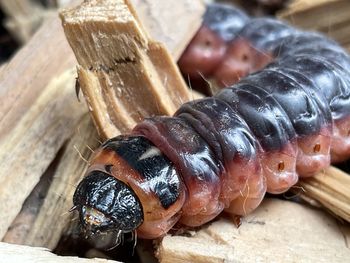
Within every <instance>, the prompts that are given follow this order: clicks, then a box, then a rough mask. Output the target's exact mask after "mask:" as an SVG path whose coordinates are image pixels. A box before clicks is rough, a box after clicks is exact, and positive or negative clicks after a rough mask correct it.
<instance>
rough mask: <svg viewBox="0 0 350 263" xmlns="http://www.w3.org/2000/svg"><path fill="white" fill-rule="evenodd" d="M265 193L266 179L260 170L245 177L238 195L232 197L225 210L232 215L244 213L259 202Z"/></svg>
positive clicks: (252, 208) (248, 211)
mask: <svg viewBox="0 0 350 263" xmlns="http://www.w3.org/2000/svg"><path fill="white" fill-rule="evenodd" d="M265 193H266V180H265V177H264V176H263V175H262V172H260V173H255V174H253V175H251V176H249V177H248V178H247V181H246V183H245V186H244V188H243V189H242V191H241V193H240V195H239V196H238V197H237V198H236V199H234V200H233V201H232V202H231V203H230V206H229V207H228V208H226V209H225V211H226V212H228V213H231V214H234V215H246V214H249V213H250V212H251V211H253V210H254V209H255V208H257V207H258V205H259V204H260V203H261V201H262V199H263V197H264V195H265Z"/></svg>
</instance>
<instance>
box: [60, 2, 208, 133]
mask: <svg viewBox="0 0 350 263" xmlns="http://www.w3.org/2000/svg"><path fill="white" fill-rule="evenodd" d="M143 2H144V4H143ZM193 2H196V1H193ZM145 5H147V6H148V8H145V9H144V10H143V9H142V8H141V7H142V6H145ZM163 5H164V1H155V2H154V3H152V4H151V3H150V2H148V1H141V2H140V6H138V5H135V7H137V10H139V13H142V12H145V15H144V16H143V18H144V19H145V21H146V20H147V21H151V23H150V24H152V23H154V21H157V23H159V24H161V25H162V26H165V25H166V24H168V26H169V27H170V26H171V25H170V24H169V23H173V21H169V19H168V18H167V19H164V20H162V18H165V17H166V16H160V17H157V18H155V17H156V16H157V14H160V13H161V12H162V10H163V9H162V8H161V7H162V6H163ZM189 5H190V4H189V2H187V1H182V4H181V5H179V6H182V7H186V6H189ZM190 6H191V8H192V6H193V3H192V5H190ZM191 8H189V7H188V8H187V9H185V10H183V12H190V11H192V9H191ZM202 12H203V10H202V9H198V10H197V12H195V13H194V12H192V13H191V15H192V16H193V19H194V18H195V17H196V18H197V20H199V21H200V19H199V17H200V16H201V14H202ZM61 18H62V22H63V26H64V29H65V33H66V36H67V39H68V41H69V43H70V45H71V47H72V49H73V51H74V53H75V55H76V57H77V60H78V62H79V64H80V66H79V68H78V74H79V83H80V86H81V89H82V91H83V93H84V95H85V97H86V100H87V103H88V105H89V108H90V112H91V114H92V117H93V119H94V122H95V124H96V126H97V128H98V131H99V134H100V135H101V136H102V137H103V138H111V137H114V136H116V135H118V134H119V133H125V132H128V131H130V129H131V128H133V127H134V126H135V125H136V123H138V122H140V121H141V120H142V119H144V118H145V117H149V116H152V115H171V114H173V113H174V112H175V110H176V109H177V108H178V106H179V105H181V104H182V103H183V102H185V101H188V100H189V99H190V93H189V92H188V89H187V86H186V84H185V82H184V80H183V78H182V76H181V74H180V72H179V70H178V68H177V66H176V65H175V62H174V60H173V59H172V57H171V55H170V53H169V52H168V51H167V49H166V48H165V46H164V45H163V44H161V43H159V42H158V41H157V40H154V39H153V38H152V37H151V36H150V35H149V34H148V32H147V31H146V30H145V28H144V27H143V24H147V23H146V22H145V21H142V24H141V22H140V18H139V17H138V16H137V15H136V11H135V9H134V7H133V6H132V5H131V4H130V3H129V2H128V1H125V0H118V1H111V0H100V1H87V2H84V3H83V4H82V5H80V6H79V7H77V8H74V9H70V10H65V11H63V12H62V13H61ZM197 24H199V23H197ZM198 26H199V25H198ZM179 31H183V32H187V34H185V35H186V36H187V35H188V29H187V27H186V26H185V25H184V26H183V27H182V28H179ZM191 32H192V33H193V29H192V30H191ZM162 33H164V31H154V32H153V34H155V35H157V34H162ZM183 35H184V34H178V37H180V36H183ZM161 36H162V37H164V36H163V35H161ZM175 39H176V41H175ZM167 40H168V42H167V43H168V46H169V45H170V46H172V47H173V48H174V50H173V51H174V52H177V51H175V47H177V44H178V43H183V42H185V41H184V39H180V38H179V39H178V38H176V37H175V36H174V38H170V39H167ZM187 40H188V37H187ZM81 43H84V45H82V44H81ZM176 43H177V44H176Z"/></svg>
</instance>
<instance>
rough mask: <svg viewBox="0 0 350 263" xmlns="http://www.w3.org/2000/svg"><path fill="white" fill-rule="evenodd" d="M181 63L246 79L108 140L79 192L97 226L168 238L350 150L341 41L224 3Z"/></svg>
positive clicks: (82, 208)
mask: <svg viewBox="0 0 350 263" xmlns="http://www.w3.org/2000/svg"><path fill="white" fill-rule="evenodd" d="M180 65H181V66H182V70H183V72H185V73H186V74H190V75H191V76H192V77H193V78H196V74H197V71H200V72H201V74H203V75H204V76H206V77H212V78H214V79H215V80H216V82H217V83H219V84H222V85H226V84H231V83H234V82H237V81H238V80H239V82H237V83H236V84H233V85H231V86H229V87H227V88H225V89H222V90H220V91H219V92H218V93H217V94H216V95H214V96H213V97H207V98H204V99H201V100H196V101H191V102H188V103H185V104H183V105H182V106H181V107H180V108H179V109H178V111H177V112H176V113H175V115H174V116H173V117H165V116H157V117H153V118H148V119H145V120H144V121H143V122H141V123H140V124H138V125H137V126H136V127H135V128H134V129H133V131H132V132H131V134H129V135H121V136H118V137H115V138H113V139H110V140H108V141H106V142H105V143H103V144H102V145H101V147H100V148H99V149H98V150H97V151H96V152H95V153H94V156H93V158H92V160H91V165H90V167H89V168H88V171H87V175H86V177H85V178H84V179H83V180H82V181H81V182H80V183H79V185H78V187H77V189H76V192H75V194H74V197H73V203H74V206H75V208H76V209H77V210H78V211H79V215H80V221H81V224H82V225H83V226H84V227H85V229H87V230H89V231H91V232H93V233H94V232H103V231H110V232H117V233H118V234H119V233H127V232H133V231H137V234H138V236H140V237H142V238H157V237H160V236H163V235H165V234H166V233H167V232H168V231H169V229H171V228H172V227H173V226H174V224H175V223H176V222H180V223H182V224H184V225H187V226H199V225H202V224H204V223H206V222H208V221H210V220H212V219H213V218H215V217H216V216H217V215H218V214H219V213H221V212H222V211H223V210H225V211H226V212H228V213H231V214H235V215H245V214H247V213H249V212H251V211H252V210H254V209H255V208H256V207H257V206H258V205H259V204H260V202H261V200H262V199H263V197H264V195H265V193H266V192H269V193H282V192H284V191H286V190H288V189H289V188H290V187H291V186H292V185H294V184H295V183H296V182H297V180H298V177H299V176H300V177H306V176H311V175H313V174H314V173H316V172H317V171H320V170H321V169H324V168H325V167H327V166H329V164H330V161H331V159H332V161H333V162H336V161H341V160H343V159H346V158H347V157H348V156H350V136H349V134H350V79H349V78H350V74H349V73H350V72H349V69H350V57H349V56H348V55H347V54H346V52H345V51H344V50H343V49H342V48H341V47H339V46H338V45H337V44H336V43H335V42H334V41H332V40H330V39H328V38H326V37H324V36H322V35H319V34H316V33H310V32H303V31H301V30H298V29H295V28H293V27H291V26H289V25H287V24H285V23H283V22H280V21H277V20H274V19H271V18H249V17H248V16H247V15H246V14H244V13H243V12H242V11H240V10H238V9H235V8H234V7H230V6H226V5H219V4H213V5H210V6H209V7H208V10H207V12H206V14H205V17H204V24H203V26H202V28H201V29H200V30H199V32H198V34H197V36H195V38H194V39H193V41H192V43H191V44H190V46H189V47H188V48H187V50H186V51H185V53H184V55H183V57H182V59H181V60H180ZM254 72H255V73H254ZM250 73H252V74H251V75H248V76H246V75H247V74H250ZM244 76H246V77H244ZM242 77H244V78H242Z"/></svg>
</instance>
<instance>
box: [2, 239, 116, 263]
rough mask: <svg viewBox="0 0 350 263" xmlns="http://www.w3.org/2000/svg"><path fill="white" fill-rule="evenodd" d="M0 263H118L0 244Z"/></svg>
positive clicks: (44, 249)
mask: <svg viewBox="0 0 350 263" xmlns="http://www.w3.org/2000/svg"><path fill="white" fill-rule="evenodd" d="M0 255H1V262H6V263H17V262H26V263H30V262H33V263H34V262H47V263H118V261H114V260H107V259H100V258H93V259H86V258H78V257H62V256H57V255H55V254H53V253H51V252H50V251H49V250H48V249H46V248H42V247H29V246H22V245H13V244H8V243H3V242H0Z"/></svg>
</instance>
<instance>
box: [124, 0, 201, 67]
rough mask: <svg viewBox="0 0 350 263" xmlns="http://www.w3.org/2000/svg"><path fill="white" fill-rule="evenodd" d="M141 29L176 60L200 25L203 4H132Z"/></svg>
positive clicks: (150, 0) (137, 0) (148, 0)
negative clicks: (141, 26) (159, 43)
mask: <svg viewBox="0 0 350 263" xmlns="http://www.w3.org/2000/svg"><path fill="white" fill-rule="evenodd" d="M130 1H131V3H132V4H133V6H134V7H135V11H136V13H137V14H138V16H139V17H140V20H141V22H142V25H143V26H144V27H145V28H146V29H147V31H148V32H149V33H150V35H151V37H152V38H153V39H155V40H157V41H158V42H161V43H164V44H165V46H166V48H167V49H168V50H169V51H170V53H171V55H172V57H173V58H174V59H175V60H177V59H178V58H179V57H180V55H181V54H182V52H183V51H184V49H185V47H186V46H187V43H188V42H189V41H190V40H191V39H192V37H193V35H194V33H195V32H196V31H197V29H198V28H199V26H200V24H201V19H200V17H201V15H202V14H203V13H204V9H205V5H204V3H203V1H193V0H183V1H154V0H130Z"/></svg>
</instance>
